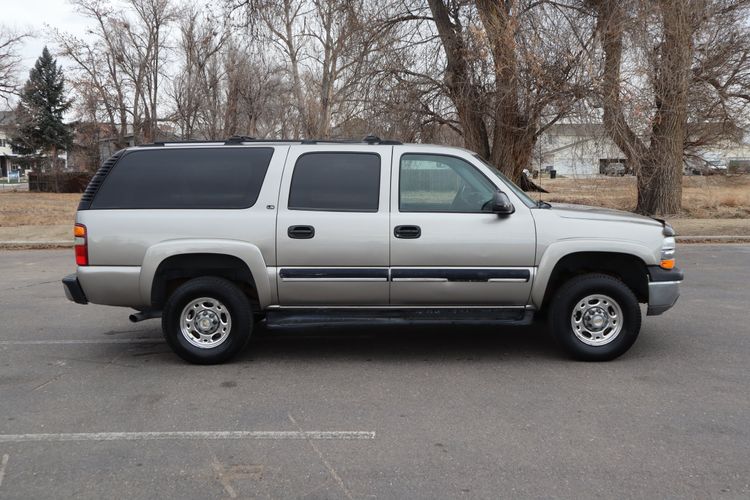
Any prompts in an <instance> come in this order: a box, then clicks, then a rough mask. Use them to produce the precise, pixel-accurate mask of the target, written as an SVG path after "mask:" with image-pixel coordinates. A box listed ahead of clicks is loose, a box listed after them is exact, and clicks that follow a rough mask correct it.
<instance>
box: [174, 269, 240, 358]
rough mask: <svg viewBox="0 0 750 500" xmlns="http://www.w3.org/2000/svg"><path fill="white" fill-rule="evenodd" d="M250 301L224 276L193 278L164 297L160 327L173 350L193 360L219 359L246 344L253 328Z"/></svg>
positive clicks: (234, 352)
mask: <svg viewBox="0 0 750 500" xmlns="http://www.w3.org/2000/svg"><path fill="white" fill-rule="evenodd" d="M252 317H253V316H252V311H251V310H250V303H249V302H248V300H247V297H245V295H244V294H243V293H242V291H241V290H240V289H239V288H237V287H236V286H235V285H234V284H233V283H232V282H230V281H228V280H225V279H223V278H216V277H212V276H206V277H201V278H195V279H192V280H190V281H188V282H186V283H184V284H183V285H181V286H180V287H178V288H177V289H176V290H175V291H174V293H172V295H171V296H170V297H169V300H167V303H166V306H165V307H164V313H163V314H162V330H163V331H164V338H165V339H166V341H167V343H168V344H169V346H170V347H171V348H172V350H173V351H174V352H175V353H176V354H177V355H178V356H180V357H181V358H182V359H184V360H185V361H189V362H191V363H196V364H203V365H207V364H215V363H222V362H224V361H226V360H228V359H229V358H231V357H233V356H235V355H236V354H238V353H239V352H240V351H242V349H244V347H245V346H246V345H247V342H248V340H249V339H250V333H251V329H252V325H253V322H252Z"/></svg>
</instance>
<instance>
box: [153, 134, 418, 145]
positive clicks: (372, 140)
mask: <svg viewBox="0 0 750 500" xmlns="http://www.w3.org/2000/svg"><path fill="white" fill-rule="evenodd" d="M246 142H299V143H300V144H361V143H365V144H370V145H380V146H397V145H400V144H403V143H402V142H399V141H392V140H383V139H381V138H380V137H378V136H376V135H368V136H367V137H365V138H363V139H362V140H360V141H358V140H353V139H259V138H256V137H250V136H246V135H233V136H232V137H230V138H229V139H227V140H225V141H207V140H187V141H155V142H153V143H151V144H141V146H144V147H148V146H167V145H172V144H222V143H223V144H224V145H225V146H232V145H239V144H244V143H246Z"/></svg>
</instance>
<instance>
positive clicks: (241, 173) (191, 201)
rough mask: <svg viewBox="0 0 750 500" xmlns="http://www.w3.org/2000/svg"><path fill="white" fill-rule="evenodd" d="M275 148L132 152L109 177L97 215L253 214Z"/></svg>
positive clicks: (100, 195)
mask: <svg viewBox="0 0 750 500" xmlns="http://www.w3.org/2000/svg"><path fill="white" fill-rule="evenodd" d="M272 156H273V148H252V149H250V148H224V149H222V148H203V149H197V148H190V149H166V148H165V149H163V150H144V151H130V152H128V153H126V154H125V156H123V158H122V159H121V160H120V161H119V162H117V165H115V167H114V169H113V170H112V171H111V172H110V173H109V175H107V177H106V178H105V180H104V183H103V184H102V187H101V188H100V189H99V192H98V193H97V194H96V197H95V198H94V201H93V202H92V204H91V208H92V209H115V208H130V209H138V208H155V209H160V208H183V209H185V208H248V207H251V206H253V205H254V204H255V202H256V200H257V199H258V194H259V193H260V188H261V186H262V185H263V179H264V178H265V176H266V170H268V164H269V163H270V162H271V157H272Z"/></svg>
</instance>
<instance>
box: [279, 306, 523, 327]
mask: <svg viewBox="0 0 750 500" xmlns="http://www.w3.org/2000/svg"><path fill="white" fill-rule="evenodd" d="M533 319H534V311H531V310H528V309H524V308H522V307H519V308H443V307H441V308H426V309H418V308H414V309H412V308H405V309H397V308H383V309H377V308H374V309H369V308H368V309H336V308H284V309H272V310H269V311H267V312H266V324H267V326H269V327H271V328H273V327H291V326H349V325H352V326H362V325H381V326H407V325H428V324H442V325H451V324H462V325H466V324H476V325H482V324H493V325H512V326H522V325H530V324H531V322H532V321H533Z"/></svg>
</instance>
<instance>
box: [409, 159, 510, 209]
mask: <svg viewBox="0 0 750 500" xmlns="http://www.w3.org/2000/svg"><path fill="white" fill-rule="evenodd" d="M496 189H497V188H495V186H494V185H493V184H492V183H491V182H490V181H489V180H488V179H487V178H486V177H485V176H484V175H482V174H481V173H480V172H479V171H478V170H477V169H476V168H475V167H474V166H473V165H471V164H470V163H468V162H467V161H465V160H462V159H460V158H456V157H454V156H443V155H430V154H405V155H402V156H401V163H400V165H399V211H401V212H459V213H460V212H483V211H487V208H488V206H489V205H490V203H491V202H492V196H493V194H494V192H495V190H496Z"/></svg>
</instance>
